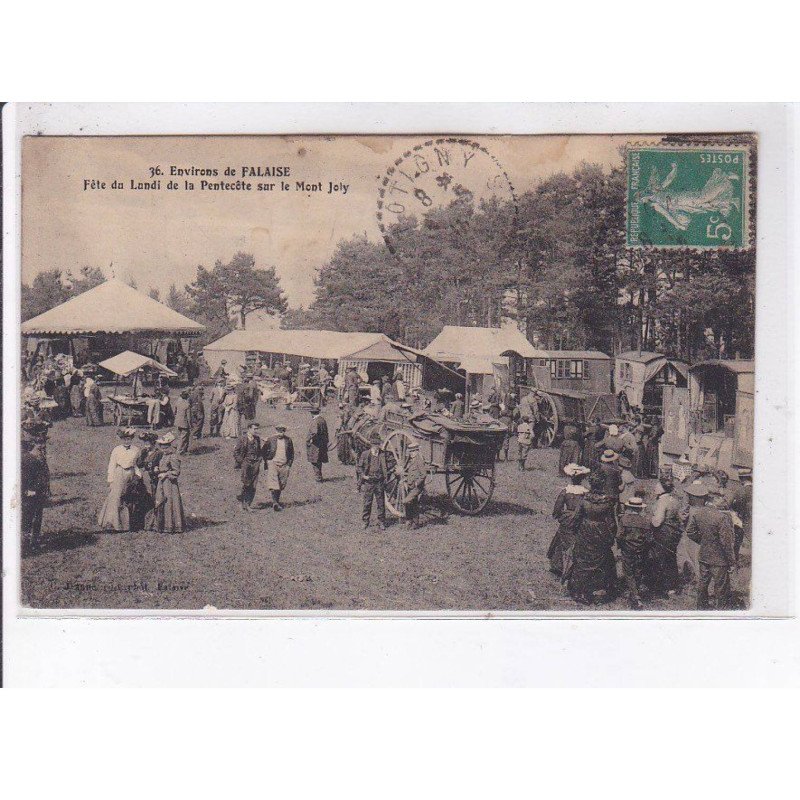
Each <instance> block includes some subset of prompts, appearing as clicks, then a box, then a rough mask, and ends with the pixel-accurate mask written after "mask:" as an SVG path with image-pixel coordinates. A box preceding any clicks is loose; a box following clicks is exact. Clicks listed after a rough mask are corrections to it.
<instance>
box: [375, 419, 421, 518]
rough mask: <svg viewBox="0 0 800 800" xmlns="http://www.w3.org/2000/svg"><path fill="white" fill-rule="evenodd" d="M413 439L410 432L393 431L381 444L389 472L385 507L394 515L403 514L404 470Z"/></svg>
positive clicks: (406, 491)
mask: <svg viewBox="0 0 800 800" xmlns="http://www.w3.org/2000/svg"><path fill="white" fill-rule="evenodd" d="M413 441H415V439H414V437H413V436H412V435H411V434H410V433H406V432H405V431H394V432H393V433H391V434H389V438H388V439H386V440H385V441H384V443H383V445H382V448H383V452H384V453H385V454H386V468H387V471H388V473H389V479H388V480H387V481H386V492H385V498H386V508H387V509H389V511H390V512H391V513H392V514H394V515H395V516H396V517H402V516H404V515H405V497H406V494H407V493H408V485H407V484H406V470H407V469H408V464H409V462H410V461H411V455H410V454H409V452H408V445H409V444H410V443H411V442H413Z"/></svg>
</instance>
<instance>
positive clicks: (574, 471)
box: [564, 464, 591, 478]
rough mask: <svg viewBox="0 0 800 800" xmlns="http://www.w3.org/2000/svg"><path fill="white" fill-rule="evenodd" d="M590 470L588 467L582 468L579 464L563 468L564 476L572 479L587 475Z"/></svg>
mask: <svg viewBox="0 0 800 800" xmlns="http://www.w3.org/2000/svg"><path fill="white" fill-rule="evenodd" d="M590 472H591V470H590V469H589V468H588V467H582V466H581V465H580V464H567V465H566V466H565V467H564V474H565V475H569V477H570V478H574V477H575V476H576V475H588V474H589V473H590Z"/></svg>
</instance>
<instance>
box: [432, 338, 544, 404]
mask: <svg viewBox="0 0 800 800" xmlns="http://www.w3.org/2000/svg"><path fill="white" fill-rule="evenodd" d="M508 351H514V352H516V353H519V355H521V356H522V357H523V358H538V357H539V356H540V351H538V350H537V349H536V348H535V347H534V346H533V345H532V344H531V343H530V342H529V341H528V340H527V339H526V338H525V337H524V336H523V335H522V333H520V331H519V330H517V329H516V328H513V327H503V328H478V327H462V326H458V325H445V326H444V328H442V332H441V333H440V334H439V335H438V336H437V337H436V338H435V339H434V340H433V341H432V342H431V343H430V344H429V345H428V346H427V347H426V348H425V350H424V351H423V352H424V353H425V355H426V356H428V357H430V358H434V359H436V360H437V361H441V362H444V363H447V364H453V365H456V366H457V367H458V368H459V369H462V370H464V372H465V373H466V374H467V380H468V385H469V391H470V393H472V394H486V393H487V392H488V391H489V390H490V389H491V387H492V386H493V385H494V384H495V383H497V384H500V385H503V386H507V385H508V381H509V376H508V363H509V362H508V357H507V356H504V355H502V353H505V352H508Z"/></svg>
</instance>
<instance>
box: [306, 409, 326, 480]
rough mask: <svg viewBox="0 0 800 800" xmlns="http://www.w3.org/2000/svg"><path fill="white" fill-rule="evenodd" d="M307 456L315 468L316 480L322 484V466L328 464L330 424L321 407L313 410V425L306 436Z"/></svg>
mask: <svg viewBox="0 0 800 800" xmlns="http://www.w3.org/2000/svg"><path fill="white" fill-rule="evenodd" d="M306 455H307V456H308V460H309V462H310V463H311V466H312V467H313V468H314V479H315V480H316V481H317V483H322V465H323V464H327V463H328V423H327V422H325V418H324V417H323V416H322V415H321V414H320V412H319V407H318V406H314V407H313V408H312V409H311V424H310V425H309V427H308V434H307V435H306Z"/></svg>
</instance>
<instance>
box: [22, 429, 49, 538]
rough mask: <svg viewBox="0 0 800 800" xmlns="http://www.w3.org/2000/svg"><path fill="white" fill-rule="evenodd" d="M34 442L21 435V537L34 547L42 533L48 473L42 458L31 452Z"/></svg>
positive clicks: (28, 437)
mask: <svg viewBox="0 0 800 800" xmlns="http://www.w3.org/2000/svg"><path fill="white" fill-rule="evenodd" d="M35 444H36V442H35V440H34V438H33V437H32V436H30V435H29V434H27V433H23V437H22V463H21V479H22V480H21V484H20V494H21V496H22V537H23V541H24V542H26V543H27V544H29V545H31V546H33V547H35V546H36V545H37V544H38V543H39V538H40V536H41V532H42V515H43V512H44V504H45V502H46V501H47V495H48V494H49V486H48V484H49V471H48V469H47V464H46V462H45V461H44V460H43V459H42V458H37V457H36V456H35V455H34V454H33V453H32V452H31V451H32V450H33V448H34V446H35Z"/></svg>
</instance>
